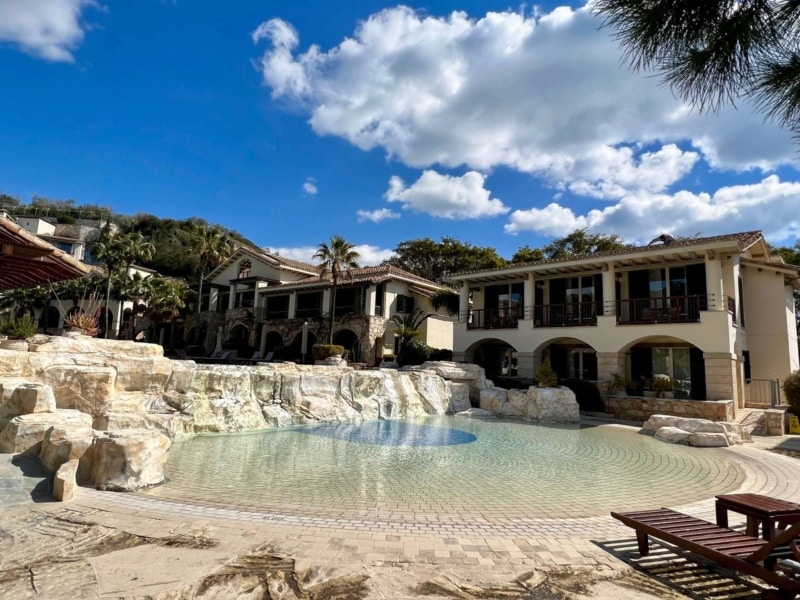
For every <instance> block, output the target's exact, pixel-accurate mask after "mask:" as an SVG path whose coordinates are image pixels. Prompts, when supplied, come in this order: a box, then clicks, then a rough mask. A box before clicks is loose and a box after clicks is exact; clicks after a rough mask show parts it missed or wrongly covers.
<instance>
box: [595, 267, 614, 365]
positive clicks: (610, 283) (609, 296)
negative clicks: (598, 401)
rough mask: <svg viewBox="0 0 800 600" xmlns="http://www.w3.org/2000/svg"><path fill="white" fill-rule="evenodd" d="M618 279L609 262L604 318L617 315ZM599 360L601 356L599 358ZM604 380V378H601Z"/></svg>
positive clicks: (606, 274) (604, 286) (606, 269)
mask: <svg viewBox="0 0 800 600" xmlns="http://www.w3.org/2000/svg"><path fill="white" fill-rule="evenodd" d="M615 278H616V270H615V269H614V263H613V262H609V263H606V264H605V265H603V274H602V280H603V307H602V308H601V311H602V314H603V316H606V317H613V316H616V314H617V300H618V298H617V295H616V286H615V285H614V281H615ZM598 360H599V356H598ZM599 368H600V366H599V364H598V376H599V374H600V373H599ZM601 379H602V377H601Z"/></svg>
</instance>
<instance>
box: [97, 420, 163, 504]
mask: <svg viewBox="0 0 800 600" xmlns="http://www.w3.org/2000/svg"><path fill="white" fill-rule="evenodd" d="M169 447H170V441H169V439H168V438H167V436H165V435H163V434H161V433H159V432H157V431H149V430H146V429H127V430H124V431H106V432H103V433H102V434H100V435H99V436H98V437H96V438H95V440H94V444H92V448H91V450H90V451H89V452H87V453H86V454H85V455H84V459H86V458H87V457H88V458H89V460H90V462H91V468H90V472H91V481H92V482H93V483H94V485H95V487H96V488H97V489H98V490H109V491H118V492H134V491H136V490H141V489H144V488H147V487H152V486H154V485H159V484H161V483H163V482H164V465H165V464H166V462H167V452H168V450H169Z"/></svg>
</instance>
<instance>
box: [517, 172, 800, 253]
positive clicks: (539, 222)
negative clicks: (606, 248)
mask: <svg viewBox="0 0 800 600" xmlns="http://www.w3.org/2000/svg"><path fill="white" fill-rule="evenodd" d="M797 206H800V182H795V181H781V179H780V177H778V176H777V175H770V176H768V177H765V178H764V179H762V180H761V181H759V182H756V183H751V184H747V185H731V186H724V187H721V188H719V189H718V190H717V191H716V192H714V193H713V194H709V193H705V192H703V193H694V192H689V191H685V190H682V191H679V192H675V193H673V194H652V193H647V192H642V193H640V194H637V195H630V196H626V197H624V198H622V199H621V200H620V201H619V202H617V203H615V204H613V205H611V206H606V207H605V208H603V209H602V210H590V211H588V212H587V213H586V214H583V215H581V214H576V213H575V212H574V211H573V210H572V209H571V208H569V207H566V206H562V205H559V204H557V203H551V204H549V205H548V206H546V207H545V208H543V209H540V208H531V209H529V210H515V211H514V212H512V213H511V215H509V221H508V223H507V224H506V225H505V231H506V232H507V233H511V234H516V233H520V232H524V231H532V232H536V233H541V234H545V235H548V236H563V235H565V234H567V233H569V232H571V231H574V230H575V229H578V228H584V227H588V228H589V229H591V230H593V231H598V232H612V231H613V232H614V233H616V234H618V235H620V236H621V237H622V238H623V239H625V240H628V241H632V242H633V241H637V242H644V241H647V240H648V239H650V238H652V237H653V236H654V235H657V234H659V233H673V234H681V235H691V234H693V233H696V232H702V233H703V234H704V235H715V234H719V233H730V232H732V231H749V230H755V229H760V230H762V231H764V234H765V235H766V237H767V238H768V239H773V240H784V239H786V238H788V237H790V236H794V235H797V233H798V230H800V216H798V213H797Z"/></svg>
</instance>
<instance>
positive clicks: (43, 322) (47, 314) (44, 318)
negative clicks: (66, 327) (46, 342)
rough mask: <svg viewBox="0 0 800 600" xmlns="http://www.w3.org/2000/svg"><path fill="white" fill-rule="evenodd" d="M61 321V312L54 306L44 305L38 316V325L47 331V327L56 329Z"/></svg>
mask: <svg viewBox="0 0 800 600" xmlns="http://www.w3.org/2000/svg"><path fill="white" fill-rule="evenodd" d="M60 323H61V313H59V312H58V309H57V308H56V307H55V306H45V307H44V308H43V309H42V314H41V316H40V317H39V327H40V328H41V329H44V332H45V333H47V330H48V329H58V326H59V325H60Z"/></svg>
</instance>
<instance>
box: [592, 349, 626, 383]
mask: <svg viewBox="0 0 800 600" xmlns="http://www.w3.org/2000/svg"><path fill="white" fill-rule="evenodd" d="M615 373H616V374H617V375H619V376H620V377H622V378H623V379H627V378H628V375H627V370H626V365H625V353H624V352H598V353H597V378H598V379H600V380H601V381H602V380H610V379H611V376H612V375H614V374H615Z"/></svg>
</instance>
